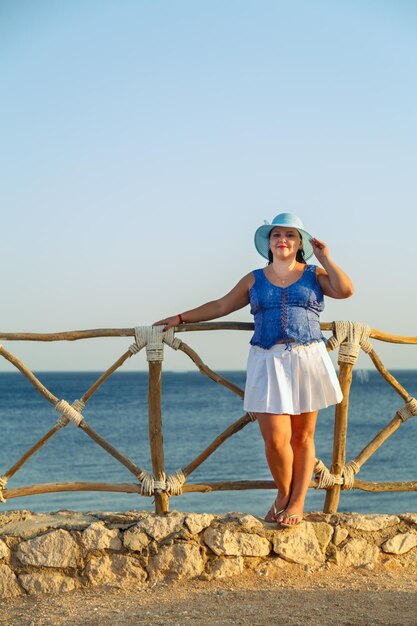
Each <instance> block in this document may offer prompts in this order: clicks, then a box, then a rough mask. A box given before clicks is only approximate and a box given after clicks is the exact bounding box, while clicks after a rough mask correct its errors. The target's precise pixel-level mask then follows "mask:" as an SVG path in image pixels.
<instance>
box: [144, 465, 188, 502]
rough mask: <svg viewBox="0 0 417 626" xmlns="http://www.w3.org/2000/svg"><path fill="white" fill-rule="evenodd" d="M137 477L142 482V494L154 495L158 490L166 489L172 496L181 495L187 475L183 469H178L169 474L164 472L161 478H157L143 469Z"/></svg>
mask: <svg viewBox="0 0 417 626" xmlns="http://www.w3.org/2000/svg"><path fill="white" fill-rule="evenodd" d="M137 478H138V479H139V480H140V482H141V485H140V493H141V495H142V496H153V495H155V493H156V492H157V491H164V492H165V493H167V494H168V495H170V496H180V495H181V494H182V486H183V484H184V483H185V480H186V476H185V475H184V473H183V472H182V471H181V470H177V471H176V472H174V473H173V474H169V476H165V474H162V476H161V478H160V479H156V478H155V476H153V474H149V473H148V472H146V471H145V470H142V472H141V473H140V474H139V475H138V477H137Z"/></svg>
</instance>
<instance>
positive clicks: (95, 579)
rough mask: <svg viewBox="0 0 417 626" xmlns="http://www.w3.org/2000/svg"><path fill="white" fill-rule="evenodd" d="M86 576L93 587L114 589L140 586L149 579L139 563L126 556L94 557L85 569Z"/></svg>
mask: <svg viewBox="0 0 417 626" xmlns="http://www.w3.org/2000/svg"><path fill="white" fill-rule="evenodd" d="M85 575H86V576H87V579H88V581H89V583H90V584H91V585H94V586H96V585H110V586H112V587H125V586H126V585H128V586H138V585H139V586H140V585H142V584H143V583H144V582H145V580H146V577H147V576H146V572H145V570H144V569H143V568H142V567H141V565H140V563H139V561H138V560H137V559H135V558H134V557H132V556H129V555H124V554H109V555H104V556H98V557H92V558H91V559H90V561H89V563H88V564H87V566H86V568H85Z"/></svg>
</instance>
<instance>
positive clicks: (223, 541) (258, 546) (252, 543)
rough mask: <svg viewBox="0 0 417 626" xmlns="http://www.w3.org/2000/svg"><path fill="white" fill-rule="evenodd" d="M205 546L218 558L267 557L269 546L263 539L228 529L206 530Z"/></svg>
mask: <svg viewBox="0 0 417 626" xmlns="http://www.w3.org/2000/svg"><path fill="white" fill-rule="evenodd" d="M203 537H204V542H205V544H206V545H207V546H208V547H209V548H210V549H211V550H212V551H213V552H214V554H217V555H218V556H221V555H225V556H267V555H268V554H269V553H270V551H271V544H270V542H269V541H268V539H266V538H265V537H259V536H258V535H251V534H249V533H241V532H236V531H233V530H229V529H227V528H226V529H224V530H223V529H220V528H207V529H206V530H205V531H204V535H203Z"/></svg>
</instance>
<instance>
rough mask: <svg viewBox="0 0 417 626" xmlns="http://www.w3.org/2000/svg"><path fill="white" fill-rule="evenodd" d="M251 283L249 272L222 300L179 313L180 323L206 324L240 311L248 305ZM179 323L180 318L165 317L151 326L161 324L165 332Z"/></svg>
mask: <svg viewBox="0 0 417 626" xmlns="http://www.w3.org/2000/svg"><path fill="white" fill-rule="evenodd" d="M253 282H254V279H253V274H252V272H250V273H249V274H246V276H244V277H243V278H242V279H241V280H240V281H239V282H238V283H237V285H235V287H233V289H232V290H231V291H229V293H227V294H226V295H225V296H223V298H219V299H218V300H211V301H210V302H206V303H205V304H202V305H201V306H198V307H196V308H195V309H190V310H189V311H184V313H181V318H182V322H183V323H187V322H188V323H190V322H206V321H207V320H213V319H216V318H218V317H223V316H224V315H228V314H229V313H232V312H233V311H237V310H238V309H242V308H243V307H244V306H246V305H247V304H249V289H250V288H251V287H252V285H253ZM180 323H181V319H180V316H179V315H172V316H171V317H165V318H164V319H162V320H159V321H158V322H154V324H153V326H162V324H164V328H163V329H162V330H163V331H166V330H169V329H170V328H173V327H174V326H178V325H179V324H180Z"/></svg>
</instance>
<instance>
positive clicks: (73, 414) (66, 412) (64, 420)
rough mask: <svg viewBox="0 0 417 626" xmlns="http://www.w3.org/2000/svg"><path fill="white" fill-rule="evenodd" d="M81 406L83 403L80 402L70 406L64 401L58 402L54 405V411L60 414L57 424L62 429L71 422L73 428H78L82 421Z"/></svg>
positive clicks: (77, 401) (76, 401)
mask: <svg viewBox="0 0 417 626" xmlns="http://www.w3.org/2000/svg"><path fill="white" fill-rule="evenodd" d="M83 405H84V403H83V402H82V401H81V400H75V401H74V402H73V403H72V405H71V404H68V402H67V401H66V400H59V401H58V402H57V403H56V405H55V411H58V413H61V417H60V418H59V419H58V421H57V424H58V425H59V426H61V427H62V426H66V425H67V424H68V422H72V423H73V424H75V426H79V425H80V424H81V422H82V421H83V419H84V417H83V416H82V415H81V410H82V409H83Z"/></svg>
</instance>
